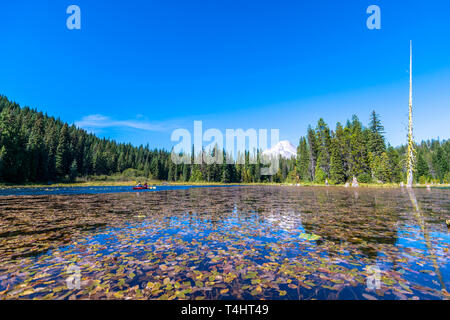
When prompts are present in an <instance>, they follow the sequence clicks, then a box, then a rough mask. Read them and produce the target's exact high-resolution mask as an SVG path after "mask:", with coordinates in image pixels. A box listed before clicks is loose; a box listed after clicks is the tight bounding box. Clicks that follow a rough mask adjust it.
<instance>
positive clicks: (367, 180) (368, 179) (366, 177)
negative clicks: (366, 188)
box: [357, 173, 372, 183]
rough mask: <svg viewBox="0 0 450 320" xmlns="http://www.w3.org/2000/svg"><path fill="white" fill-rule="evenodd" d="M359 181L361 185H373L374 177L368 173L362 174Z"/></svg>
mask: <svg viewBox="0 0 450 320" xmlns="http://www.w3.org/2000/svg"><path fill="white" fill-rule="evenodd" d="M357 179H358V182H361V183H371V182H372V177H371V176H370V174H368V173H361V174H360V175H359V176H358V178H357Z"/></svg>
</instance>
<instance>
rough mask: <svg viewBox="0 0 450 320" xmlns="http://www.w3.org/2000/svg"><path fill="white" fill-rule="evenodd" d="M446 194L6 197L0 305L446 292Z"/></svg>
mask: <svg viewBox="0 0 450 320" xmlns="http://www.w3.org/2000/svg"><path fill="white" fill-rule="evenodd" d="M449 195H450V190H449V189H431V190H426V189H413V190H407V189H405V188H402V189H380V188H377V189H369V188H359V189H352V188H337V187H336V188H334V187H329V188H326V187H316V188H313V187H281V186H251V187H250V186H241V187H226V188H223V187H208V188H183V189H178V190H160V191H158V192H141V193H131V192H124V193H115V194H112V193H107V194H78V195H77V194H72V195H54V194H47V195H42V194H40V195H25V196H17V195H7V196H0V299H17V298H20V299H33V298H38V299H89V298H90V299H126V298H132V299H448V298H449V295H448V293H447V290H450V289H449V286H450V268H449V259H448V258H449V252H448V249H449V243H450V237H449V230H448V228H447V226H446V223H445V220H446V219H450V210H449V209H450V201H449ZM78 278H79V279H80V281H79V282H78V281H77V279H78Z"/></svg>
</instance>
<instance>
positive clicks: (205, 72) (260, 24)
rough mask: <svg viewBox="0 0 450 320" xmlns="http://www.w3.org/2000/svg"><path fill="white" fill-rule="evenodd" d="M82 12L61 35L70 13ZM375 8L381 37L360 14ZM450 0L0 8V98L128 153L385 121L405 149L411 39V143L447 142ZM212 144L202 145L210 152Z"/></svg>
mask: <svg viewBox="0 0 450 320" xmlns="http://www.w3.org/2000/svg"><path fill="white" fill-rule="evenodd" d="M71 4H76V5H78V6H79V7H80V8H81V30H68V29H67V27H66V19H67V17H68V14H66V8H67V7H68V6H69V5H71ZM371 4H376V5H378V6H379V7H380V8H381V30H369V29H368V28H367V27H366V19H367V18H368V16H369V15H368V14H367V13H366V8H367V7H368V6H369V5H371ZM449 14H450V2H449V1H448V0H441V1H434V0H430V1H426V2H425V1H406V0H405V1H403V0H397V1H378V0H370V1H364V0H348V1H331V0H330V1H325V0H317V1H282V0H280V1H261V0H259V1H253V0H227V1H224V0H204V1H203V0H202V1H197V0H193V1H181V0H178V1H173V0H164V1H162V0H159V1H154V0H149V1H133V0H128V1H109V0H108V1H100V0H96V1H87V0H71V1H63V0H59V1H50V0H48V1H43V0H20V1H8V2H6V1H3V2H2V4H1V5H0V34H1V41H0V94H4V95H6V96H7V97H9V98H10V99H12V100H15V101H16V102H18V103H20V104H21V105H29V106H31V107H36V108H38V109H39V110H43V111H45V112H47V113H48V114H49V115H54V116H56V117H60V118H61V119H62V120H64V121H67V122H69V123H76V124H77V125H79V126H81V127H83V128H85V129H87V130H89V131H92V132H95V133H96V134H97V135H99V136H101V137H109V138H113V139H116V140H118V141H121V142H131V143H133V144H136V145H138V144H141V143H142V144H146V143H149V144H150V146H152V147H164V148H166V149H170V147H171V146H172V145H173V144H175V143H173V142H171V141H170V135H171V132H172V131H173V130H174V129H176V128H186V129H188V130H190V131H191V132H192V131H193V121H194V120H202V121H203V127H204V129H208V128H218V129H220V130H223V132H225V129H226V128H230V129H237V128H243V129H248V128H255V129H260V128H261V129H272V128H278V129H280V138H281V139H283V140H284V139H288V140H290V141H291V142H292V143H294V144H295V145H296V144H297V142H298V138H299V137H300V136H301V135H304V134H305V133H306V129H307V126H308V125H309V124H313V125H315V123H316V122H317V120H318V118H319V117H323V118H324V119H325V121H326V122H327V123H328V124H329V125H330V126H331V127H332V128H334V127H335V124H336V122H337V121H341V122H345V121H346V120H347V119H349V118H350V117H351V116H352V114H356V115H358V117H359V118H360V119H361V120H362V121H363V122H364V123H367V122H368V118H369V114H370V112H371V110H373V109H375V110H376V111H377V113H379V114H380V116H381V120H382V122H383V124H384V126H385V131H386V138H387V140H388V141H389V142H390V143H391V144H393V145H399V144H402V143H403V142H404V141H405V140H406V126H407V111H408V85H409V84H408V80H409V73H408V68H409V40H413V46H414V69H413V75H414V112H415V113H414V120H415V138H416V140H422V139H429V138H437V137H440V138H441V139H445V138H449V129H448V124H449V123H450V111H449V110H450V41H449V39H450V19H448V16H449ZM205 144H206V143H205Z"/></svg>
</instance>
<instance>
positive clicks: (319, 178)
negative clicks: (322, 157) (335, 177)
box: [314, 168, 327, 183]
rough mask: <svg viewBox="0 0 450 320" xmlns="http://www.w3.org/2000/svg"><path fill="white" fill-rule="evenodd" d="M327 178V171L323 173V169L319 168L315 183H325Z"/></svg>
mask: <svg viewBox="0 0 450 320" xmlns="http://www.w3.org/2000/svg"><path fill="white" fill-rule="evenodd" d="M326 178H327V174H326V173H325V171H323V170H322V169H321V168H318V169H317V170H316V176H315V178H314V181H315V182H317V183H324V182H325V180H326Z"/></svg>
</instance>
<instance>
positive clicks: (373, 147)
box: [368, 111, 386, 157]
mask: <svg viewBox="0 0 450 320" xmlns="http://www.w3.org/2000/svg"><path fill="white" fill-rule="evenodd" d="M369 132H370V134H369V138H368V140H369V143H368V147H369V152H371V153H372V154H373V155H374V156H376V157H379V156H380V155H381V154H382V153H383V152H385V151H386V145H385V142H384V137H383V133H384V127H383V126H382V125H381V121H380V119H379V116H378V115H377V114H376V112H375V111H372V114H371V117H370V124H369Z"/></svg>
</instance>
